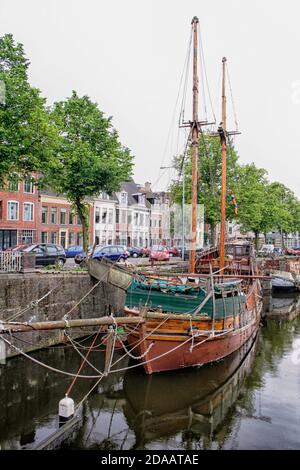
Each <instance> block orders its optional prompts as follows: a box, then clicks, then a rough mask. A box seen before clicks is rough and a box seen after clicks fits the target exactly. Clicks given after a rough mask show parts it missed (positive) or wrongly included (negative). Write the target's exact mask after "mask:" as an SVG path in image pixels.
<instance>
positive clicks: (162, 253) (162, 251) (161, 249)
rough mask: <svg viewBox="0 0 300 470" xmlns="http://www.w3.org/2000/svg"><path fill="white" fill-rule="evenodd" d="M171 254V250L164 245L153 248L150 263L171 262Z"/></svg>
mask: <svg viewBox="0 0 300 470" xmlns="http://www.w3.org/2000/svg"><path fill="white" fill-rule="evenodd" d="M169 260H170V253H169V250H168V249H167V248H166V247H165V246H162V245H154V246H152V248H151V251H150V255H149V261H150V262H152V261H169Z"/></svg>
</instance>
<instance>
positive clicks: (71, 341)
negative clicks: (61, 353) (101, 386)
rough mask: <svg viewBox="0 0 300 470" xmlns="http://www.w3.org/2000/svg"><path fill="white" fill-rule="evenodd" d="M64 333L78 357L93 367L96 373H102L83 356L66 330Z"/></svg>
mask: <svg viewBox="0 0 300 470" xmlns="http://www.w3.org/2000/svg"><path fill="white" fill-rule="evenodd" d="M64 334H65V335H66V336H67V338H68V339H69V341H70V343H71V345H72V346H73V348H74V349H75V351H76V352H77V353H78V354H79V355H80V357H81V358H82V359H84V360H85V362H86V363H87V364H88V365H89V366H90V367H91V368H92V369H94V370H95V371H96V372H97V373H98V374H102V372H101V371H100V370H99V369H97V368H96V367H95V366H94V365H93V364H92V363H91V362H90V361H88V359H87V357H85V356H84V355H83V354H82V353H81V352H80V351H79V349H78V348H77V347H76V345H75V344H74V343H73V340H72V337H71V336H70V335H69V334H68V333H67V332H66V331H64ZM90 351H91V349H90ZM93 352H94V350H93Z"/></svg>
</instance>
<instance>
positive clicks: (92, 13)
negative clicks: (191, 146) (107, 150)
mask: <svg viewBox="0 0 300 470" xmlns="http://www.w3.org/2000/svg"><path fill="white" fill-rule="evenodd" d="M194 15H197V16H198V17H199V20H200V28H201V35H202V41H203V46H204V55H205V59H206V68H207V75H208V79H209V84H210V91H211V94H212V100H213V103H214V104H215V107H216V112H217V122H219V121H220V115H219V106H217V105H216V103H219V102H220V93H221V90H220V68H221V59H222V57H223V56H224V55H225V56H226V57H227V59H228V67H229V72H230V78H231V84H232V90H233V96H234V103H235V108H236V112H237V117H238V122H239V127H240V129H241V131H242V135H241V136H239V137H237V138H236V148H237V150H238V152H239V154H240V157H241V161H242V162H243V163H248V162H249V163H250V162H252V161H254V162H255V164H256V165H257V166H261V167H264V168H266V169H267V170H268V172H269V177H270V179H271V180H278V181H281V182H283V183H284V184H286V185H287V186H289V187H290V188H291V189H292V190H293V191H295V193H296V194H297V195H298V196H299V197H300V172H299V163H298V161H299V158H300V132H299V128H300V119H299V118H300V2H299V1H298V0H286V1H285V2H283V1H278V0H263V1H262V0H252V1H251V2H246V1H241V0H226V1H224V0H215V1H214V0H210V1H207V0H206V1H200V0H185V1H182V0H151V1H146V0H114V1H110V2H109V1H104V0H84V1H83V0H51V1H50V0H48V1H45V0H1V3H0V34H1V35H3V34H5V33H12V34H13V35H14V37H15V39H16V40H17V41H18V42H21V43H23V44H24V47H25V51H26V54H27V56H28V58H29V59H30V61H31V66H30V81H31V83H32V84H33V85H34V86H37V87H38V88H39V89H40V90H41V92H42V94H43V96H45V97H46V98H47V99H48V103H49V104H52V103H53V101H57V100H62V99H65V98H66V97H67V96H70V93H71V90H73V89H75V90H77V91H78V93H79V94H88V95H89V96H90V97H91V98H92V99H93V100H94V101H96V102H97V103H98V104H99V106H100V108H101V109H102V110H103V111H104V112H105V114H106V115H108V116H113V124H114V126H115V127H116V129H117V130H118V132H119V134H120V138H121V141H122V143H123V144H124V145H126V146H128V147H129V148H130V149H131V150H132V153H133V154H134V155H135V178H136V181H137V182H139V183H143V182H144V181H152V182H153V183H155V189H165V187H166V185H167V184H168V182H169V181H170V179H171V178H172V176H173V175H172V170H165V171H164V172H162V171H161V170H159V167H160V166H162V165H170V164H171V159H172V154H173V153H174V151H176V150H177V147H176V145H175V144H174V142H176V141H177V129H176V121H177V117H178V116H177V115H175V119H173V118H172V116H173V112H174V107H175V103H176V97H177V93H178V88H179V82H180V76H181V73H182V69H183V64H184V60H185V55H186V51H187V44H188V39H189V34H190V27H191V26H190V23H191V19H192V17H193V16H194ZM207 99H208V98H207ZM228 101H229V104H230V99H229V97H228ZM228 112H229V114H230V113H231V109H230V107H229V110H228ZM201 113H202V114H203V108H202V110H201V111H200V115H201ZM186 118H189V116H188V115H186ZM172 124H173V125H172ZM169 129H171V132H170V133H169V138H168V132H169Z"/></svg>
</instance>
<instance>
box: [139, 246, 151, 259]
mask: <svg viewBox="0 0 300 470" xmlns="http://www.w3.org/2000/svg"><path fill="white" fill-rule="evenodd" d="M150 251H151V249H150V248H149V247H148V248H142V249H141V252H142V256H145V257H146V258H147V257H148V256H149V255H150Z"/></svg>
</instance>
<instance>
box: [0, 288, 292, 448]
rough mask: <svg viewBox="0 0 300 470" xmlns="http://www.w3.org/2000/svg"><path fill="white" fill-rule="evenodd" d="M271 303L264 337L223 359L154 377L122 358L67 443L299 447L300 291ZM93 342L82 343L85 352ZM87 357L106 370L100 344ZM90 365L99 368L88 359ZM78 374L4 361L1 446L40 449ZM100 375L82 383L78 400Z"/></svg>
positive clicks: (67, 367) (39, 355) (50, 353)
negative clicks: (37, 447)
mask: <svg viewBox="0 0 300 470" xmlns="http://www.w3.org/2000/svg"><path fill="white" fill-rule="evenodd" d="M267 304H268V305H267V310H269V312H267V314H266V317H265V319H264V321H263V326H262V327H261V328H260V331H259V333H258V335H257V337H256V338H255V339H253V340H252V341H251V342H249V343H248V344H247V345H245V346H244V347H243V349H242V350H240V351H238V352H236V353H234V354H232V355H231V356H230V357H228V358H227V359H225V360H222V361H220V362H219V363H217V364H215V365H209V366H206V367H202V368H199V369H191V370H184V371H178V372H172V373H163V374H154V375H153V376H146V375H145V374H144V373H143V371H142V370H141V369H140V368H133V369H130V370H127V371H126V372H124V370H122V369H124V368H126V366H127V364H128V360H127V359H126V358H124V359H122V360H121V361H120V362H119V363H118V369H121V370H119V372H116V373H114V374H112V375H109V376H108V377H106V378H104V379H103V380H102V381H101V382H100V383H99V384H98V385H97V387H95V389H94V390H93V391H92V393H91V394H90V396H89V397H88V399H87V400H86V401H85V402H84V404H83V407H82V410H81V415H82V425H81V427H80V429H79V430H78V431H77V433H76V435H75V436H74V438H73V439H72V440H71V441H70V442H68V444H64V448H67V449H98V450H104V449H105V450H112V449H115V450H118V449H119V450H122V449H123V450H127V449H149V450H150V449H152V450H156V449H164V450H166V449H171V450H200V449H299V448H300V315H298V312H299V306H300V298H299V297H297V296H289V297H287V296H277V297H273V298H272V299H271V301H270V302H269V303H267ZM89 341H90V340H85V341H82V342H81V344H80V347H82V348H83V349H82V350H81V352H82V353H83V354H85V352H86V349H84V348H87V347H88V345H89ZM99 349H101V347H99ZM32 356H33V357H34V358H36V359H38V360H39V361H41V362H44V363H46V364H49V365H51V366H52V367H56V368H57V369H60V370H64V371H70V372H74V371H76V370H77V368H78V366H79V365H80V363H81V360H82V359H81V357H80V356H79V355H78V353H77V352H76V351H74V349H73V348H72V347H71V346H59V347H53V348H49V349H47V350H43V351H39V352H36V353H33V354H32ZM118 357H120V356H117V355H116V356H115V358H114V359H115V360H118ZM89 360H90V362H92V363H93V364H94V365H95V366H96V367H97V368H99V369H100V370H102V369H103V366H104V355H103V352H102V351H95V352H93V353H92V354H91V355H90V356H89ZM82 373H85V374H90V375H95V374H96V372H95V371H94V370H93V369H92V368H90V367H86V368H85V369H84V371H83V372H82ZM71 381H72V379H71V378H70V377H66V376H64V375H60V374H58V373H54V372H52V371H50V370H47V369H43V368H41V367H40V366H39V365H37V364H34V363H33V362H31V361H28V360H27V359H25V358H23V357H18V358H14V359H11V360H9V361H8V362H7V364H6V365H0V393H1V401H0V447H1V449H33V448H35V447H36V446H37V445H38V444H39V443H41V442H42V441H43V440H44V439H45V438H46V437H47V436H50V435H51V434H52V433H53V432H54V431H55V430H57V428H58V417H57V409H58V402H59V400H60V399H61V398H63V396H64V394H65V392H66V390H67V388H68V386H69V385H70V383H71ZM94 383H95V381H93V380H91V379H80V380H78V381H77V382H76V385H75V388H74V389H73V390H72V394H71V396H72V398H74V400H75V402H76V403H78V402H80V400H81V399H82V398H83V397H84V396H85V395H86V393H87V392H88V391H89V390H90V388H91V387H92V385H93V384H94Z"/></svg>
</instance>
